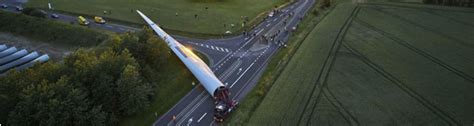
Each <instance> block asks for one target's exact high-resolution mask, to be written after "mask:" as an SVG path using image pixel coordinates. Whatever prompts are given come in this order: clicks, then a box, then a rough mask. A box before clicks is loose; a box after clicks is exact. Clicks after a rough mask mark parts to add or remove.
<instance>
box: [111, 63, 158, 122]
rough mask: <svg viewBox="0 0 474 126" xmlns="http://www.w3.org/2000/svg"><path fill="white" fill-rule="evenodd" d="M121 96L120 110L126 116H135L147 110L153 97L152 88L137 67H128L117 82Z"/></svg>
mask: <svg viewBox="0 0 474 126" xmlns="http://www.w3.org/2000/svg"><path fill="white" fill-rule="evenodd" d="M117 85H118V88H117V90H118V92H119V94H120V103H121V105H120V108H121V111H122V112H123V113H124V114H125V115H131V114H134V113H136V112H138V111H140V110H143V108H147V107H148V105H149V103H150V97H151V96H152V94H153V92H152V90H151V89H152V88H151V86H150V85H149V84H148V83H144V82H143V81H142V79H141V76H140V75H139V73H138V70H137V68H136V67H135V66H132V65H127V66H126V67H125V69H124V70H123V72H122V75H121V76H120V79H119V80H118V81H117Z"/></svg>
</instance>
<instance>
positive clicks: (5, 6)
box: [0, 4, 8, 8]
mask: <svg viewBox="0 0 474 126" xmlns="http://www.w3.org/2000/svg"><path fill="white" fill-rule="evenodd" d="M0 7H1V8H8V5H6V4H1V5H0Z"/></svg>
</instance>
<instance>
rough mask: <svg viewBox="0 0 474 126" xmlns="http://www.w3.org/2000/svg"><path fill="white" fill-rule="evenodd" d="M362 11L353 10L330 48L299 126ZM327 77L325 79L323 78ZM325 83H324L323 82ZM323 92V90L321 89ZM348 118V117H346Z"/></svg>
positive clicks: (357, 7)
mask: <svg viewBox="0 0 474 126" xmlns="http://www.w3.org/2000/svg"><path fill="white" fill-rule="evenodd" d="M359 11H360V7H359V6H358V5H356V7H355V8H354V9H353V10H352V12H351V14H350V16H349V17H348V18H347V20H346V22H345V23H344V25H343V26H342V27H341V29H340V30H339V32H338V34H337V36H336V38H335V39H334V42H333V44H332V46H331V48H330V51H329V54H328V55H327V57H326V59H325V60H324V64H323V66H322V67H321V70H320V71H319V75H318V77H317V79H316V82H315V83H314V86H313V88H312V90H311V93H310V95H309V98H308V100H307V101H306V103H305V105H304V108H303V112H302V113H301V114H300V116H299V120H298V125H300V124H301V122H302V119H303V116H304V113H305V112H307V111H305V110H307V109H308V104H309V103H310V101H311V97H312V96H313V95H314V92H315V90H316V87H317V85H319V84H324V83H320V81H321V78H324V79H327V76H328V75H329V73H330V71H331V68H332V66H333V65H334V61H335V59H336V54H337V52H338V51H339V48H340V47H341V44H342V39H343V38H344V36H345V34H346V31H347V29H349V27H350V25H351V24H352V19H354V18H355V16H356V15H357V13H359ZM323 76H325V77H323ZM323 82H324V81H323ZM321 90H322V89H321ZM321 92H322V91H320V92H319V93H318V96H317V98H318V99H319V98H320V95H321ZM318 99H316V101H318ZM317 104H318V103H315V105H314V107H312V108H311V113H310V115H309V116H308V117H312V116H313V114H314V109H315V108H316V107H315V106H317ZM344 118H346V117H344ZM310 120H311V118H308V120H306V124H309V122H310Z"/></svg>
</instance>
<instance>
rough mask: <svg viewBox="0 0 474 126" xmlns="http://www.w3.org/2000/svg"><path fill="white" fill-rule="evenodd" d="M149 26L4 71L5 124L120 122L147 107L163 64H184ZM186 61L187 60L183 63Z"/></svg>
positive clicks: (0, 86)
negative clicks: (59, 56) (98, 45)
mask: <svg viewBox="0 0 474 126" xmlns="http://www.w3.org/2000/svg"><path fill="white" fill-rule="evenodd" d="M175 58H176V57H173V56H171V53H170V50H169V49H168V48H167V46H166V45H165V43H164V42H162V41H161V40H160V39H159V38H157V37H155V36H154V34H153V32H151V30H150V29H147V28H145V30H144V32H139V33H126V34H123V35H116V36H112V37H111V38H110V39H109V40H108V41H107V42H106V44H105V46H104V47H102V48H99V49H94V50H91V49H78V50H76V51H74V52H73V53H72V54H70V55H68V56H67V57H66V58H65V59H64V61H62V62H47V63H44V64H37V65H35V66H34V67H32V68H30V69H28V70H24V71H14V70H12V71H9V72H8V74H7V75H6V76H4V77H0V82H1V83H0V101H1V102H0V106H2V107H0V122H2V123H3V124H4V125H5V122H6V125H12V126H14V125H68V126H74V125H117V123H118V121H119V120H120V119H121V118H123V117H125V116H130V115H133V114H135V113H137V112H140V111H143V109H145V108H147V107H148V106H149V105H150V102H152V101H153V99H154V93H155V92H154V89H155V88H156V87H157V86H158V85H160V84H156V82H153V81H151V80H152V78H155V79H156V77H157V76H160V75H159V74H160V73H161V72H163V71H161V67H162V66H163V64H170V63H171V64H177V65H181V66H183V64H182V63H180V62H178V61H179V60H176V59H175ZM183 67H184V66H183Z"/></svg>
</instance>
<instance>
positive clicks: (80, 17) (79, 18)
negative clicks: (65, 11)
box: [77, 16, 89, 25]
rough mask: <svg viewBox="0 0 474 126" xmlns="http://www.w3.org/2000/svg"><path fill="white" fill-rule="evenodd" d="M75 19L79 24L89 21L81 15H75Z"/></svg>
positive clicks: (85, 23) (87, 23) (86, 23)
mask: <svg viewBox="0 0 474 126" xmlns="http://www.w3.org/2000/svg"><path fill="white" fill-rule="evenodd" d="M77 21H79V24H80V25H89V21H88V20H87V19H86V18H84V17H83V16H79V17H77Z"/></svg>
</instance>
